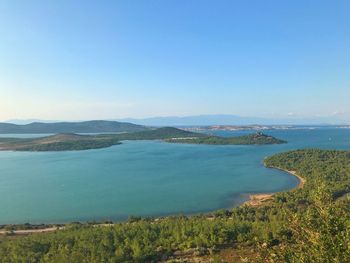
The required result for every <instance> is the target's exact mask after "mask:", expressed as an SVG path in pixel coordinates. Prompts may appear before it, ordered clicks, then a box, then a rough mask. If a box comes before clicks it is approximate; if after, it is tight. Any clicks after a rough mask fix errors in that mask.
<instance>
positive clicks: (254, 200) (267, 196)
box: [242, 167, 306, 207]
mask: <svg viewBox="0 0 350 263" xmlns="http://www.w3.org/2000/svg"><path fill="white" fill-rule="evenodd" d="M271 168H274V169H278V170H281V171H283V172H287V173H289V174H291V175H293V176H295V177H297V178H298V179H299V184H298V186H297V187H296V188H295V189H300V188H303V187H304V184H305V182H306V180H305V179H304V178H303V177H301V176H300V175H298V174H297V173H296V172H295V171H287V170H283V169H281V168H277V167H271ZM274 194H276V193H262V194H251V195H249V200H248V201H246V202H244V203H243V204H242V205H247V206H253V207H256V206H261V205H263V204H264V203H265V202H267V201H270V200H272V199H273V195H274Z"/></svg>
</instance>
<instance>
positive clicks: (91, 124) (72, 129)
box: [0, 120, 148, 134]
mask: <svg viewBox="0 0 350 263" xmlns="http://www.w3.org/2000/svg"><path fill="white" fill-rule="evenodd" d="M144 130H148V128H146V127H145V126H142V125H137V124H133V123H128V122H117V121H101V120H96V121H84V122H56V123H42V122H33V123H30V124H25V125H17V124H11V123H0V134H6V133H8V134H16V133H17V134H21V133H38V134H40V133H55V134H56V133H100V132H137V131H144Z"/></svg>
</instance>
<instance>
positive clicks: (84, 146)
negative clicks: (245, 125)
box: [0, 127, 285, 151]
mask: <svg viewBox="0 0 350 263" xmlns="http://www.w3.org/2000/svg"><path fill="white" fill-rule="evenodd" d="M125 140H163V141H165V142H172V143H192V144H216V145H220V144H221V145H228V144H231V145H250V144H277V143H284V142H285V141H282V140H279V139H276V138H274V137H272V136H268V135H265V134H263V133H260V132H258V133H256V134H250V135H244V136H238V137H219V136H212V135H207V134H204V133H195V132H190V131H185V130H181V129H177V128H173V127H163V128H158V129H149V130H144V131H138V132H125V133H115V134H98V135H79V134H73V133H65V134H57V135H51V136H46V137H39V138H0V150H1V151H73V150H75V151H78V150H88V149H99V148H106V147H110V146H113V145H118V144H121V141H125Z"/></svg>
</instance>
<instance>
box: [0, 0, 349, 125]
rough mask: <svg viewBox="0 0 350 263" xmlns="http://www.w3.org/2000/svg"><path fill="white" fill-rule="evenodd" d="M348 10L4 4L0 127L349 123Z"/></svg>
mask: <svg viewBox="0 0 350 263" xmlns="http://www.w3.org/2000/svg"><path fill="white" fill-rule="evenodd" d="M349 10H350V1H348V0H345V1H337V0H329V1H322V0H317V1H313V0H308V1H305V0H290V1H278V0H274V1H271V0H264V1H261V0H257V1H253V0H241V1H239V0H234V1H233V0H227V1H224V0H212V1H206V0H158V1H155V0H144V1H141V0H124V1H117V0H116V1H87V0H84V1H71V0H60V1H47V0H42V1H39V0H31V1H26V0H23V1H18V0H1V1H0V120H7V119H28V118H38V119H47V120H88V119H118V118H127V117H132V118H144V117H152V116H186V115H197V114H235V115H241V116H257V117H267V118H288V117H290V118H313V117H315V118H316V117H322V116H324V117H327V118H329V117H331V118H332V117H333V116H334V118H337V119H342V120H344V121H345V122H348V123H350V48H349V47H350V15H349Z"/></svg>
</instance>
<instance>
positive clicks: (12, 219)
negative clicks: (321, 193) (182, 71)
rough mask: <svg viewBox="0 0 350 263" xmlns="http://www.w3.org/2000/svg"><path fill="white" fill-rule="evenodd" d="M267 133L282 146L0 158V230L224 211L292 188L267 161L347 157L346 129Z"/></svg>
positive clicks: (135, 147) (144, 144)
mask: <svg viewBox="0 0 350 263" xmlns="http://www.w3.org/2000/svg"><path fill="white" fill-rule="evenodd" d="M218 133H219V134H220V135H226V136H236V135H238V134H240V133H241V132H218ZM266 133H268V134H270V135H273V136H276V137H278V138H280V139H284V140H287V141H288V144H282V145H266V146H232V145H229V146H210V145H186V144H170V143H164V142H161V141H128V142H124V143H123V144H122V145H117V146H113V147H110V148H105V149H98V150H88V151H75V152H45V153H43V152H41V153H38V152H0V207H1V212H0V224H5V223H25V222H30V223H55V222H71V221H79V220H81V221H86V220H105V219H113V220H122V219H126V218H127V217H128V216H130V215H140V216H161V215H168V214H180V213H185V214H191V213H198V212H206V211H212V210H215V209H220V208H228V207H232V206H235V205H238V204H240V203H241V202H242V201H243V200H245V198H246V197H247V193H260V192H276V191H283V190H288V189H291V188H294V187H295V186H296V185H297V184H298V180H297V179H296V178H295V177H293V176H290V175H288V174H286V173H283V172H280V171H277V170H273V169H268V168H265V167H263V165H262V160H263V158H264V157H266V156H269V155H272V154H274V153H277V152H282V151H287V150H291V149H300V148H322V149H350V129H334V128H323V129H315V130H311V129H299V130H274V131H267V132H266Z"/></svg>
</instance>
